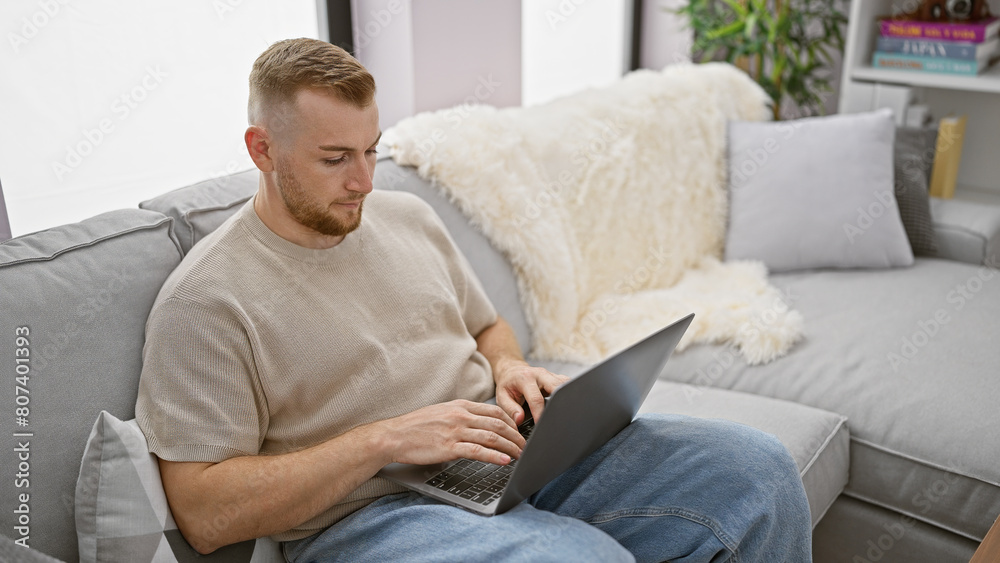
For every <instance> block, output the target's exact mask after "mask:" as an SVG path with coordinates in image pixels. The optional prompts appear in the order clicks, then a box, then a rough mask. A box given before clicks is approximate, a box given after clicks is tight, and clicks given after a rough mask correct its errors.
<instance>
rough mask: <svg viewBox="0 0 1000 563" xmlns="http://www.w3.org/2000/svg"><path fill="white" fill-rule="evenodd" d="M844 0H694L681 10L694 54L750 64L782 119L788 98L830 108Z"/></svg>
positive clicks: (809, 107)
mask: <svg viewBox="0 0 1000 563" xmlns="http://www.w3.org/2000/svg"><path fill="white" fill-rule="evenodd" d="M843 1H844V0H690V2H689V3H688V4H687V5H686V6H684V7H682V8H680V9H678V10H676V13H678V14H681V15H682V16H685V17H686V18H687V20H688V25H689V27H690V28H691V29H692V31H693V32H694V43H693V45H692V49H691V51H692V53H691V54H692V57H693V58H695V60H698V59H700V60H701V62H706V61H710V60H724V61H727V62H729V63H732V64H734V65H736V66H738V67H740V68H742V69H743V70H745V71H746V72H747V73H748V74H749V75H750V76H751V77H752V78H753V79H754V80H755V81H756V82H757V83H758V84H760V85H761V86H762V87H763V88H764V90H765V91H766V92H767V93H768V95H769V96H770V97H771V99H772V100H774V118H775V119H780V118H781V108H782V103H783V102H785V101H790V102H792V103H793V104H794V105H795V106H797V107H798V110H799V112H801V114H804V115H820V114H823V113H825V112H824V105H823V94H825V93H827V92H831V91H832V88H831V87H830V80H831V77H832V73H833V72H832V71H833V66H834V64H835V59H834V54H835V53H843V50H844V36H843V27H844V24H846V23H847V16H846V15H845V14H844V11H843V10H842V9H841V5H842V4H843ZM856 1H860V0H856Z"/></svg>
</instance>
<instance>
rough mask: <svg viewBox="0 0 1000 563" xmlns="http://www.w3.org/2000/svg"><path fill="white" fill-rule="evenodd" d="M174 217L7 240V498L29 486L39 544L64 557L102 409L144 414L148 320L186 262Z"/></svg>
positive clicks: (33, 540)
mask: <svg viewBox="0 0 1000 563" xmlns="http://www.w3.org/2000/svg"><path fill="white" fill-rule="evenodd" d="M170 223H171V219H170V218H169V217H165V216H163V215H161V214H159V213H154V212H152V211H144V210H141V209H125V210H120V211H112V212H110V213H105V214H103V215H98V216H97V217H93V218H91V219H87V220H85V221H82V222H79V223H74V224H72V225H65V226H61V227H56V228H53V229H49V230H46V231H41V232H37V233H32V234H30V235H25V236H23V237H18V238H15V239H12V240H9V241H7V242H5V243H3V244H0V288H3V290H2V291H0V332H2V334H3V338H0V358H2V359H3V361H2V362H0V378H2V379H0V380H2V381H3V382H4V384H3V385H2V386H0V404H3V405H4V406H3V407H2V408H3V413H4V415H5V416H9V419H10V420H9V424H10V425H11V428H13V432H5V433H3V435H2V436H0V448H2V449H3V451H4V452H8V454H9V455H4V456H3V458H2V461H0V466H2V473H3V475H6V476H10V477H11V478H10V479H6V478H5V479H4V480H3V481H2V483H0V498H3V499H5V502H10V503H13V501H14V499H20V498H21V497H20V495H21V494H27V495H28V498H27V502H24V503H23V504H25V505H27V508H28V509H29V510H30V512H29V514H28V515H27V518H28V519H29V520H30V521H29V524H28V526H27V529H28V532H29V535H30V540H29V545H30V546H31V547H33V548H35V549H38V550H40V551H42V552H44V553H46V554H48V555H51V556H54V557H57V558H59V559H63V560H66V561H75V560H76V558H77V543H76V529H75V526H74V524H73V489H74V484H75V483H76V478H77V469H78V467H79V461H80V458H81V457H82V455H83V448H84V444H86V442H87V434H88V432H89V428H90V427H91V426H92V425H93V422H94V419H95V418H96V417H97V414H98V413H99V412H101V411H102V410H107V411H109V412H111V413H113V414H115V415H116V416H118V417H122V418H132V417H134V416H135V415H134V409H135V398H136V393H137V390H138V387H139V372H140V369H141V366H142V345H143V342H144V340H145V339H144V328H145V324H146V317H147V316H148V315H149V310H150V307H152V305H153V300H154V299H155V297H156V294H157V293H158V292H159V290H160V286H161V285H162V284H163V281H164V280H165V279H166V278H167V276H168V275H169V274H170V272H171V271H172V270H173V269H174V268H175V267H177V264H179V263H180V260H181V251H180V247H179V245H178V244H177V240H176V239H175V238H174V237H173V236H171V234H170ZM18 336H23V337H24V340H22V341H18V340H17V337H18ZM15 358H22V359H26V360H27V361H25V362H15ZM18 378H22V379H18ZM15 407H16V408H23V409H25V410H24V411H15V410H14V409H15ZM17 413H23V419H25V422H26V424H25V425H24V426H16V427H15V426H14V423H15V421H14V417H15V414H17ZM17 416H22V414H17ZM16 433H23V434H24V435H22V436H18V435H16ZM15 448H20V449H21V452H20V453H23V454H24V458H23V460H21V459H18V458H19V456H20V453H17V454H16V453H15V452H17V451H18V450H17V449H15ZM22 461H23V462H24V463H25V464H26V465H27V471H25V473H28V475H27V476H26V477H25V478H24V482H23V485H24V486H20V485H21V484H22V482H21V480H20V479H15V478H14V475H15V474H16V473H18V464H20V463H21V462H22ZM29 485H30V486H29ZM19 504H21V503H20V502H19ZM6 506H11V504H7V505H6ZM20 519H21V517H20V516H19V515H18V514H15V513H14V511H13V508H12V509H11V510H6V509H5V510H4V511H3V512H2V513H0V528H2V529H3V533H5V534H13V535H14V537H13V539H15V540H16V539H19V535H20V531H18V530H15V526H17V524H15V522H17V521H19V520H20Z"/></svg>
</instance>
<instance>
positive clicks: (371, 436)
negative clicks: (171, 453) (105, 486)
mask: <svg viewBox="0 0 1000 563" xmlns="http://www.w3.org/2000/svg"><path fill="white" fill-rule="evenodd" d="M376 424H377V423H376ZM379 442H380V436H379V433H378V432H377V431H376V430H375V428H374V425H367V426H361V427H358V428H355V429H354V430H352V431H350V432H347V433H345V434H343V435H341V436H338V437H337V438H334V439H332V440H329V441H327V442H324V443H322V444H318V445H316V446H313V447H311V448H307V449H304V450H300V451H297V452H291V453H287V454H281V455H271V456H267V455H262V456H243V457H237V458H232V459H228V460H226V461H223V462H220V463H214V464H199V463H184V462H168V461H163V460H161V461H160V467H161V474H162V476H163V482H164V487H165V488H166V489H167V490H168V491H169V492H168V499H169V502H170V507H171V511H172V513H173V515H174V519H175V520H176V521H177V525H178V527H179V528H180V530H181V532H182V533H183V535H184V537H185V538H186V539H187V540H188V542H189V543H190V544H191V545H192V547H194V548H195V550H197V551H198V552H199V553H210V552H212V551H215V550H216V549H218V548H219V547H221V546H224V545H229V544H231V543H236V542H239V541H243V540H246V539H252V538H258V537H263V536H268V535H272V534H276V533H280V532H284V531H287V530H290V529H292V528H294V527H296V526H298V525H299V524H301V523H303V522H305V521H307V520H309V519H310V518H313V517H315V516H316V515H317V514H320V513H322V512H323V511H324V510H327V509H328V508H329V507H331V506H333V505H334V504H336V503H337V502H338V501H340V500H341V499H343V498H344V497H346V496H347V495H348V494H350V493H351V492H352V491H353V490H354V489H356V488H357V487H358V486H360V485H361V484H362V483H364V482H365V481H366V480H368V479H369V478H371V477H372V476H373V475H374V474H375V473H376V472H377V471H378V470H379V469H381V468H382V467H383V466H384V465H386V463H388V461H387V460H386V459H384V457H383V456H382V455H381V453H380V452H382V451H383V449H384V448H383V447H382V444H380V443H379Z"/></svg>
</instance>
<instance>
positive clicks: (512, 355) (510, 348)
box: [476, 317, 524, 378]
mask: <svg viewBox="0 0 1000 563" xmlns="http://www.w3.org/2000/svg"><path fill="white" fill-rule="evenodd" d="M476 346H477V348H478V349H479V353H481V354H482V355H483V356H484V357H486V359H487V360H488V361H489V362H490V367H491V368H493V374H494V378H495V377H496V374H497V373H499V372H500V371H501V370H502V369H503V367H504V366H503V364H505V363H509V362H514V363H522V364H523V363H524V355H523V354H521V347H520V346H519V345H518V343H517V336H516V335H515V334H514V329H513V328H511V326H510V324H509V323H507V321H505V320H504V319H503V317H497V322H495V323H493V325H491V326H489V327H488V328H486V329H484V330H483V331H482V332H480V333H479V335H478V336H476Z"/></svg>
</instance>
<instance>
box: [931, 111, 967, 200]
mask: <svg viewBox="0 0 1000 563" xmlns="http://www.w3.org/2000/svg"><path fill="white" fill-rule="evenodd" d="M967 121H968V116H965V115H961V116H957V117H954V116H949V117H943V118H941V122H940V124H939V125H938V136H937V146H936V147H935V149H934V167H933V168H932V170H931V182H930V194H931V195H932V196H934V197H940V198H945V199H949V198H951V197H952V196H954V195H955V184H956V183H958V165H959V164H961V162H962V141H963V140H964V139H965V124H966V122H967Z"/></svg>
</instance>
